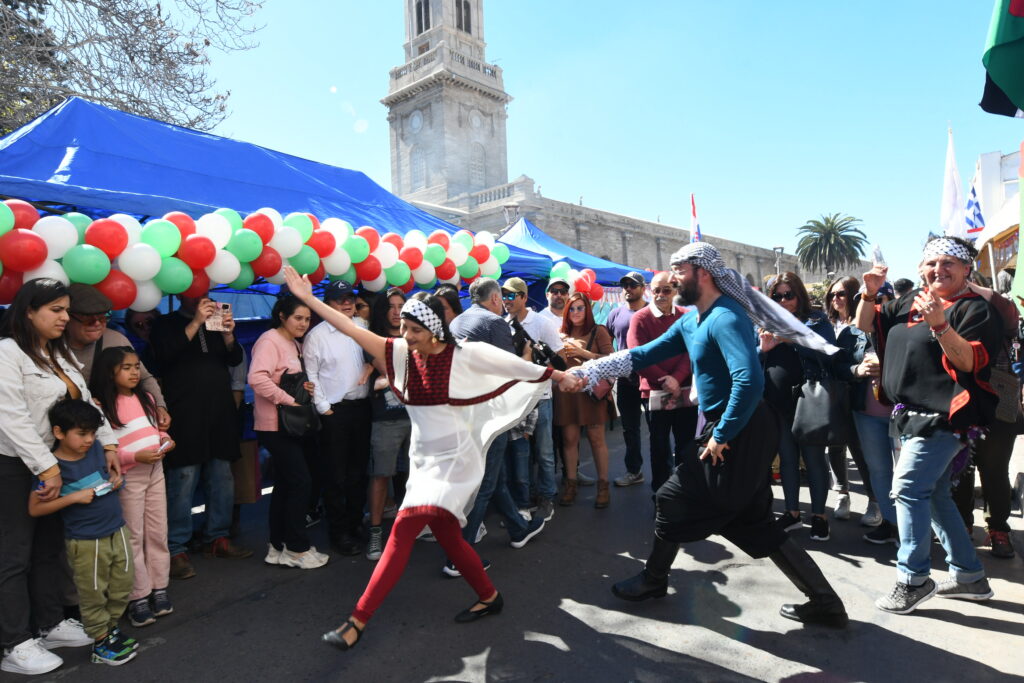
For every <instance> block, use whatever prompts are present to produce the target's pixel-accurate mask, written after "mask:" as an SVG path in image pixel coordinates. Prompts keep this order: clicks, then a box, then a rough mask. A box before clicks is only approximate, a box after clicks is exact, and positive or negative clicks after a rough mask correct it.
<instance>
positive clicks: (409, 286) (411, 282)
mask: <svg viewBox="0 0 1024 683" xmlns="http://www.w3.org/2000/svg"><path fill="white" fill-rule="evenodd" d="M415 286H416V281H415V280H413V279H412V278H409V281H408V282H406V283H405V284H404V285H402V286H401V287H399V289H400V290H402V291H403V292H405V293H406V294H408V293H409V292H411V291H412V288H413V287H415Z"/></svg>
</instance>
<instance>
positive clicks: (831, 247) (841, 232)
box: [796, 213, 867, 273]
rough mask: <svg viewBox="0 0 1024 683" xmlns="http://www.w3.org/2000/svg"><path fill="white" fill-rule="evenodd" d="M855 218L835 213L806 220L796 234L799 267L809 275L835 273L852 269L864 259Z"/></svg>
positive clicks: (864, 240)
mask: <svg viewBox="0 0 1024 683" xmlns="http://www.w3.org/2000/svg"><path fill="white" fill-rule="evenodd" d="M858 223H860V219H859V218H854V217H853V216H841V215H840V214H838V213H833V214H830V215H827V216H826V215H822V217H821V220H817V219H815V220H810V221H807V222H806V223H804V225H803V226H802V227H801V228H800V229H799V230H798V231H797V234H799V235H800V236H801V237H800V242H799V243H798V244H797V245H796V255H797V258H799V259H800V266H801V267H802V268H804V269H806V270H810V271H821V272H825V273H831V272H836V271H838V270H840V269H841V268H843V267H844V266H847V265H851V266H852V265H854V264H856V263H857V261H858V260H859V259H860V257H861V256H863V255H864V247H865V246H866V245H867V236H866V235H865V234H864V233H863V232H861V230H860V228H858V227H856V226H857V224H858Z"/></svg>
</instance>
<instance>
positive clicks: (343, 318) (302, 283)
mask: <svg viewBox="0 0 1024 683" xmlns="http://www.w3.org/2000/svg"><path fill="white" fill-rule="evenodd" d="M284 279H285V282H287V283H288V289H289V290H291V293H292V294H294V295H295V297H296V298H297V299H299V301H301V302H302V303H304V304H305V305H307V306H309V309H310V310H311V311H314V312H315V313H316V314H317V315H319V316H320V317H321V318H323V319H324V320H326V321H327V322H329V323H330V324H331V325H334V326H335V327H337V328H338V330H339V331H340V332H342V333H343V334H346V335H348V336H349V337H352V339H354V340H355V342H356V343H357V344H359V346H361V347H363V350H364V351H366V352H367V353H368V354H370V355H371V356H373V357H374V359H379V360H381V361H382V362H383V360H384V337H381V336H379V335H376V334H374V333H373V332H370V331H369V330H364V329H363V328H362V327H359V325H356V324H355V323H354V322H352V320H351V319H350V318H349V317H348V316H347V315H345V314H344V313H340V312H339V311H336V310H334V309H333V308H331V307H330V306H328V305H327V304H325V303H324V302H322V301H320V300H319V299H317V298H316V297H315V296H313V285H311V284H310V283H309V277H307V276H305V275H301V276H300V275H299V274H298V273H297V272H295V269H294V268H292V267H291V266H285V269H284Z"/></svg>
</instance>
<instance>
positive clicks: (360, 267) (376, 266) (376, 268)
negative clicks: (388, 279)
mask: <svg viewBox="0 0 1024 683" xmlns="http://www.w3.org/2000/svg"><path fill="white" fill-rule="evenodd" d="M382 272H384V269H383V268H381V266H380V261H379V260H378V259H377V257H376V256H373V255H372V254H371V255H370V256H367V257H366V258H365V259H364V260H362V261H360V262H359V263H357V264H356V275H357V276H359V279H360V280H362V281H363V282H369V281H371V280H376V279H377V278H379V277H380V274H381V273H382Z"/></svg>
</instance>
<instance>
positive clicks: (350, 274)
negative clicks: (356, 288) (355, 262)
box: [341, 266, 359, 285]
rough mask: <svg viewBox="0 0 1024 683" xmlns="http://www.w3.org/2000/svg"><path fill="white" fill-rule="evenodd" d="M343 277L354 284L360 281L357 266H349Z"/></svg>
mask: <svg viewBox="0 0 1024 683" xmlns="http://www.w3.org/2000/svg"><path fill="white" fill-rule="evenodd" d="M341 279H342V280H344V281H345V282H347V283H349V284H350V285H354V284H355V283H356V282H358V281H359V276H358V275H357V274H356V267H355V266H349V267H348V270H346V271H345V274H344V275H342V276H341Z"/></svg>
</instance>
